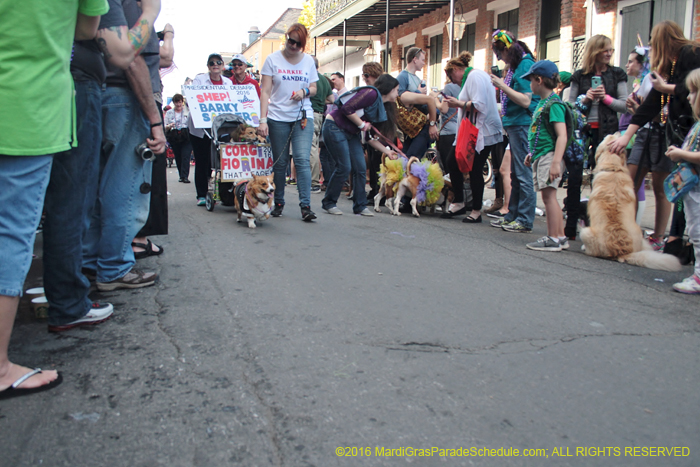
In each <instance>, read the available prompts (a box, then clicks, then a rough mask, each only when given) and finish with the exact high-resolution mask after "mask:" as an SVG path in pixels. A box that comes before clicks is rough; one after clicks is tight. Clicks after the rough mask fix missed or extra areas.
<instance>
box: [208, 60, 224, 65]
mask: <svg viewBox="0 0 700 467" xmlns="http://www.w3.org/2000/svg"><path fill="white" fill-rule="evenodd" d="M223 64H224V62H222V61H221V60H209V64H208V65H209V66H214V65H223Z"/></svg>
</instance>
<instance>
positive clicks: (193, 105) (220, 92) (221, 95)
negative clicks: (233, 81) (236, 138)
mask: <svg viewBox="0 0 700 467" xmlns="http://www.w3.org/2000/svg"><path fill="white" fill-rule="evenodd" d="M182 92H183V94H184V95H185V97H186V98H187V105H188V106H189V108H190V118H191V119H192V123H193V124H194V127H195V128H211V124H212V122H213V121H214V117H216V116H217V115H219V114H235V115H238V116H240V117H243V119H244V120H245V122H246V123H247V124H248V125H250V126H255V127H257V126H258V125H259V124H260V120H259V116H260V99H259V98H258V93H257V91H255V86H253V85H252V84H241V85H223V86H206V85H201V86H182Z"/></svg>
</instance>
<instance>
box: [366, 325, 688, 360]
mask: <svg viewBox="0 0 700 467" xmlns="http://www.w3.org/2000/svg"><path fill="white" fill-rule="evenodd" d="M689 333H690V334H697V333H698V331H697V330H692V331H691V330H686V331H683V332H678V333H670V334H653V333H622V332H613V333H608V334H576V335H570V336H564V337H560V338H551V339H550V338H545V337H533V338H528V339H516V340H507V341H500V342H496V343H494V344H490V345H484V346H480V347H462V346H459V345H444V344H437V343H432V342H402V343H389V344H381V343H377V344H365V345H369V346H370V347H381V348H385V349H387V350H397V351H402V352H425V353H455V354H467V355H485V354H490V353H495V354H497V355H509V354H519V353H526V352H539V351H541V350H544V349H547V348H549V347H553V346H555V345H559V344H568V343H570V342H574V341H577V340H581V339H592V338H607V337H679V336H681V335H684V334H689Z"/></svg>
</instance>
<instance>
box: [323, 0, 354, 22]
mask: <svg viewBox="0 0 700 467" xmlns="http://www.w3.org/2000/svg"><path fill="white" fill-rule="evenodd" d="M356 1H357V0H316V24H320V23H322V22H324V21H325V20H327V19H328V18H330V17H331V16H333V15H334V14H336V13H338V12H339V11H341V10H342V9H343V8H345V7H346V6H348V5H352V4H353V3H355V2H356Z"/></svg>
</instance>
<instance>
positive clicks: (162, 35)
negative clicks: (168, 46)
mask: <svg viewBox="0 0 700 467" xmlns="http://www.w3.org/2000/svg"><path fill="white" fill-rule="evenodd" d="M156 35H158V40H161V41H164V40H165V31H158V32H157V33H156Z"/></svg>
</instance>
